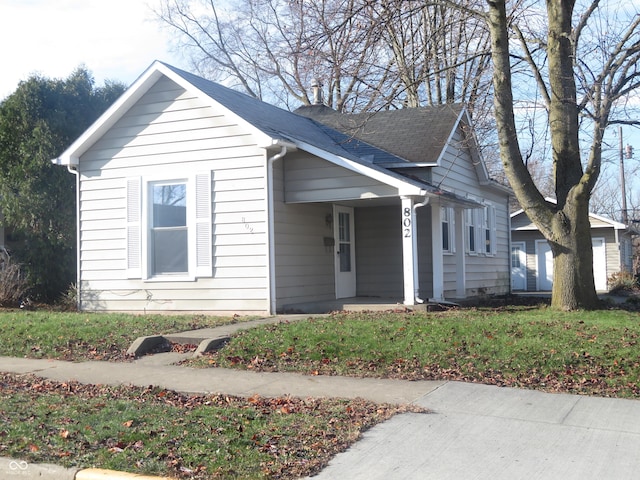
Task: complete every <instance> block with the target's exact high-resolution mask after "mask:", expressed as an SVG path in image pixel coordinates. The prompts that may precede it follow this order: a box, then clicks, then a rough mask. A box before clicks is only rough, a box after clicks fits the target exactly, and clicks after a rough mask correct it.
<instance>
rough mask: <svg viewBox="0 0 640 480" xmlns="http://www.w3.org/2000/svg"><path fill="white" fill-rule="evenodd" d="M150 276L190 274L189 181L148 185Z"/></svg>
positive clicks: (172, 181)
mask: <svg viewBox="0 0 640 480" xmlns="http://www.w3.org/2000/svg"><path fill="white" fill-rule="evenodd" d="M148 188H149V192H148V199H149V200H148V205H149V207H150V208H149V233H148V246H147V247H148V262H149V263H148V273H149V276H150V277H156V276H160V275H185V276H186V275H189V229H188V227H187V181H186V180H178V181H176V180H171V181H167V182H150V183H149V184H148Z"/></svg>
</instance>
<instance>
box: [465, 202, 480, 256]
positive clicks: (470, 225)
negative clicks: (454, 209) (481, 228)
mask: <svg viewBox="0 0 640 480" xmlns="http://www.w3.org/2000/svg"><path fill="white" fill-rule="evenodd" d="M477 222H478V215H477V209H475V208H471V209H467V210H466V211H465V237H466V238H465V240H466V242H465V243H466V246H467V253H468V254H469V255H477V254H478V223H477Z"/></svg>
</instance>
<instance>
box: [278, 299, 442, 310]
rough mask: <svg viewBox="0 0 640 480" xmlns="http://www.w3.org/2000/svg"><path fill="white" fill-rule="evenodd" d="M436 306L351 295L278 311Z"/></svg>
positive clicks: (297, 305)
mask: <svg viewBox="0 0 640 480" xmlns="http://www.w3.org/2000/svg"><path fill="white" fill-rule="evenodd" d="M443 303H447V302H443ZM434 306H436V304H434V303H427V302H425V303H422V304H418V305H404V304H403V303H402V300H400V299H397V298H381V297H351V298H340V299H336V300H325V301H320V302H303V303H292V304H288V305H284V306H283V307H282V309H281V311H280V312H278V313H330V312H337V311H347V312H363V311H372V312H383V311H386V310H405V309H407V310H414V311H422V312H425V311H428V310H429V309H430V307H434Z"/></svg>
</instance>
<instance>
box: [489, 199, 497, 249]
mask: <svg viewBox="0 0 640 480" xmlns="http://www.w3.org/2000/svg"><path fill="white" fill-rule="evenodd" d="M489 230H490V232H491V233H490V235H491V255H495V254H496V253H497V252H498V239H497V235H496V208H495V207H494V206H493V205H491V206H489Z"/></svg>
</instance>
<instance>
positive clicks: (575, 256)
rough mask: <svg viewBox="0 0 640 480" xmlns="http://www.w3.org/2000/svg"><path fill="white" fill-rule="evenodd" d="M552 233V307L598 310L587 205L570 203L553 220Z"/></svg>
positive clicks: (550, 241) (577, 200)
mask: <svg viewBox="0 0 640 480" xmlns="http://www.w3.org/2000/svg"><path fill="white" fill-rule="evenodd" d="M585 218H586V221H585ZM551 230H552V233H553V235H552V238H551V239H549V238H548V240H549V245H550V246H551V252H552V253H553V261H554V263H553V291H552V294H551V306H552V307H553V308H556V309H559V310H576V309H580V308H584V309H589V310H591V309H595V308H597V307H598V304H599V300H598V296H597V295H596V290H595V284H594V280H593V250H592V248H591V226H590V225H589V204H588V201H586V200H579V199H572V200H571V201H569V202H567V203H566V204H565V208H564V209H563V210H560V211H558V212H557V213H556V214H555V215H554V216H553V219H552V222H551Z"/></svg>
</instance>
